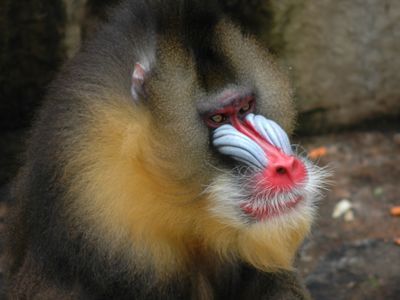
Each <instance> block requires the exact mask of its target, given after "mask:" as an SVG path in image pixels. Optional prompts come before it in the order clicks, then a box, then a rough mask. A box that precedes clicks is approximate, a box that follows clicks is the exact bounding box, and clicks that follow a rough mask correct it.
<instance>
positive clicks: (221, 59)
mask: <svg viewBox="0 0 400 300" xmlns="http://www.w3.org/2000/svg"><path fill="white" fill-rule="evenodd" d="M174 26H175V25H174V24H167V25H166V26H165V28H161V29H158V30H159V33H158V34H157V35H155V40H153V41H152V42H151V43H149V44H148V45H147V44H144V45H143V47H144V48H146V47H147V50H146V51H139V52H138V53H137V54H136V55H133V56H134V59H135V61H133V62H132V65H131V67H130V69H129V72H130V74H131V75H132V77H131V78H130V86H128V87H125V86H124V88H122V89H120V90H119V95H121V96H120V97H116V96H115V93H114V94H113V95H112V96H111V97H105V98H106V99H107V100H106V101H105V102H101V105H99V110H98V111H99V112H100V113H95V114H94V115H96V118H97V120H96V121H95V124H96V126H95V128H96V130H95V132H93V134H91V135H90V139H92V140H93V141H95V143H97V147H95V149H96V153H98V157H96V158H95V157H94V154H93V151H90V152H89V153H88V157H90V158H89V159H90V160H91V161H95V162H94V164H96V165H98V168H97V169H99V168H101V169H102V170H103V171H102V172H100V173H101V176H99V175H96V176H95V177H93V178H95V179H94V180H93V184H91V185H88V184H87V183H86V182H85V181H84V180H82V179H80V178H77V180H76V181H75V183H76V184H75V186H74V188H75V189H77V190H79V186H80V185H83V184H85V185H84V186H82V189H81V190H86V192H85V193H86V195H87V198H90V201H89V202H86V204H85V206H86V207H87V209H86V215H85V210H82V209H81V211H82V217H83V218H85V217H86V216H87V215H90V214H91V212H93V211H96V212H97V211H98V210H96V207H97V206H98V207H101V209H102V210H104V207H108V209H107V210H104V214H105V215H106V217H107V220H112V221H110V222H108V223H107V222H104V221H103V222H102V221H101V220H102V219H101V218H98V217H97V215H96V217H93V219H94V220H100V221H98V225H97V227H96V230H98V229H99V228H104V230H103V231H102V232H100V234H102V235H103V236H104V232H107V233H108V234H109V235H110V236H111V237H112V239H113V240H114V243H115V239H116V238H115V237H116V236H120V237H121V240H122V241H121V243H120V244H121V245H130V244H129V243H128V244H127V240H133V242H134V243H133V244H140V245H141V248H140V249H137V251H139V252H140V251H142V250H141V249H146V250H143V252H144V253H143V255H142V256H143V257H149V261H150V262H152V263H154V264H155V265H157V266H159V268H160V269H163V270H166V269H168V266H169V265H171V266H172V265H173V267H172V268H176V266H177V265H184V266H187V265H188V264H190V263H189V262H190V261H193V255H198V256H200V257H208V258H210V257H214V258H215V260H219V261H232V260H234V261H237V260H240V261H245V262H247V263H250V264H252V265H254V266H256V267H258V268H260V269H264V270H268V269H276V268H290V267H291V264H292V260H293V257H294V254H295V252H296V250H297V248H298V246H299V244H300V243H301V241H302V240H303V238H304V236H305V235H306V233H307V232H308V230H309V228H310V224H311V221H312V216H313V211H314V202H315V201H316V199H317V198H318V197H319V195H320V192H319V190H320V187H321V185H322V183H323V181H324V178H325V175H324V172H323V170H321V169H319V168H318V167H316V166H314V165H313V164H311V163H310V162H309V161H308V160H307V159H306V158H304V157H300V156H298V155H297V154H296V153H295V152H294V151H293V149H292V146H291V144H290V141H289V138H288V135H287V132H289V133H291V131H292V129H293V126H294V117H295V113H294V110H293V106H292V97H291V89H290V87H289V84H288V81H287V79H286V77H285V76H284V75H283V74H282V73H281V72H280V70H279V68H278V67H277V66H276V65H275V64H274V63H273V60H272V59H271V57H270V56H269V55H268V54H267V53H266V52H265V50H263V49H262V48H261V47H259V46H258V45H257V43H256V42H255V41H254V40H253V38H251V37H249V36H246V35H244V34H243V33H242V32H241V31H240V29H238V28H237V27H235V26H234V25H232V24H231V23H230V22H228V21H226V20H224V19H222V20H220V21H216V22H215V24H213V25H212V26H213V28H212V29H210V28H206V29H204V30H199V32H200V33H199V36H196V35H193V32H192V35H190V36H187V32H186V31H185V30H183V31H182V30H178V29H177V28H175V27H174ZM196 28H197V27H196ZM209 29H210V30H209ZM202 33H203V35H201V34H202ZM205 33H207V34H205ZM146 45H147V46H146ZM123 84H124V82H121V81H117V80H116V85H121V86H122V85H123ZM129 87H130V88H129ZM121 91H122V94H121ZM126 91H128V93H129V91H130V95H129V97H126V95H125V92H126ZM105 106H106V107H107V109H103V108H102V107H105ZM91 109H92V111H94V110H93V108H91ZM98 124H101V125H98ZM102 128H103V129H102ZM90 144H91V145H93V144H94V143H93V142H90ZM79 157H83V156H82V154H80V156H79ZM79 161H81V162H82V163H83V164H84V163H86V162H87V161H88V159H86V160H83V159H81V160H78V162H79ZM78 167H81V165H78ZM86 169H87V170H92V169H95V168H93V166H89V167H88V168H86ZM100 173H99V172H97V173H96V174H100ZM89 175H90V174H89ZM87 177H88V178H89V177H90V176H87ZM94 181H96V182H94ZM77 186H78V188H77ZM88 186H89V187H90V186H92V187H96V188H98V187H99V186H100V187H104V188H102V190H101V191H99V190H95V191H94V189H88V188H87V187H88ZM108 195H113V196H111V197H114V198H115V195H118V197H117V199H115V201H110V198H109V197H108ZM80 203H82V201H81V202H80ZM93 203H94V204H93ZM99 203H101V205H98V204H99ZM80 206H81V204H80ZM96 214H98V213H96ZM110 214H114V215H115V217H112V218H110ZM103 219H106V218H103ZM96 222H97V221H96ZM121 228H125V229H126V231H121ZM124 232H125V233H124ZM127 236H128V238H127ZM143 245H147V246H148V247H147V248H146V247H144V246H143ZM127 247H128V248H127V249H130V248H129V247H130V246H127ZM133 247H134V246H133ZM127 252H128V250H127ZM210 252H211V253H215V254H216V255H209V254H207V255H206V254H205V253H210ZM177 253H178V254H177ZM199 253H200V254H199ZM177 257H179V259H178V258H177ZM186 258H187V259H186ZM171 261H175V263H173V264H172V263H170V262H171ZM177 261H179V262H180V263H178V264H177V263H176V262H177Z"/></svg>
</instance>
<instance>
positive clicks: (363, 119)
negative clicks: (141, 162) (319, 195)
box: [0, 0, 400, 299]
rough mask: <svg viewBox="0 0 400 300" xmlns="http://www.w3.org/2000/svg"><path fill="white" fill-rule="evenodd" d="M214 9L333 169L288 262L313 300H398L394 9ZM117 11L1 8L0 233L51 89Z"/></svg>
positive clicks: (268, 5)
mask: <svg viewBox="0 0 400 300" xmlns="http://www.w3.org/2000/svg"><path fill="white" fill-rule="evenodd" d="M219 1H220V2H221V3H222V5H223V7H224V10H225V12H226V13H227V14H229V15H230V16H231V17H232V18H234V19H235V20H237V21H238V22H240V23H241V24H242V25H243V27H244V28H245V29H246V30H247V31H249V32H251V33H253V34H255V35H256V36H258V38H259V39H260V41H261V43H262V44H263V45H265V46H266V48H268V49H269V51H270V52H271V53H273V55H274V56H275V57H276V59H277V60H278V61H279V62H280V63H281V64H282V66H283V67H284V68H285V69H287V70H288V74H289V75H290V77H291V79H292V82H293V86H294V88H295V98H296V105H297V107H298V111H299V118H298V130H297V131H296V133H295V137H294V140H295V142H296V143H297V144H300V145H301V146H302V148H304V151H307V153H308V155H309V157H310V158H311V159H313V160H315V161H316V162H317V163H318V164H319V165H321V166H326V165H329V166H330V168H331V169H333V170H334V175H333V177H332V182H333V183H332V185H331V186H330V187H329V191H327V196H326V197H325V199H324V200H323V201H321V203H320V210H319V215H318V219H317V222H316V224H315V226H314V228H313V232H312V235H311V237H310V238H308V239H307V240H306V241H305V243H304V245H303V247H302V249H301V251H300V253H299V257H298V262H297V267H298V268H299V271H300V272H301V274H302V275H303V277H304V278H305V279H306V284H307V286H308V288H309V289H310V291H311V293H312V295H313V296H314V298H315V299H400V285H399V283H400V180H399V178H400V59H399V56H400V1H398V0H319V1H311V0H249V1H246V0H219ZM118 2H119V0H19V1H15V0H1V1H0V221H1V222H4V215H5V213H6V211H7V201H8V199H7V193H8V188H9V182H10V180H11V179H12V178H13V176H14V175H15V174H16V171H17V169H18V166H19V165H20V157H21V156H20V155H21V152H22V151H23V149H24V141H25V138H26V136H27V134H28V131H29V126H30V124H31V122H32V119H33V118H34V115H35V111H36V109H37V108H38V107H39V106H40V103H41V101H42V99H43V96H44V94H45V92H46V88H47V86H48V84H49V82H50V81H51V80H52V79H53V78H54V76H55V75H56V74H57V71H58V70H59V69H60V68H61V67H62V65H63V63H64V62H65V61H66V60H68V59H69V58H71V57H73V55H74V54H75V53H76V51H78V50H79V48H80V45H81V43H82V41H84V40H85V39H86V38H88V37H90V35H91V34H93V32H94V31H95V30H96V28H97V27H98V24H99V23H101V22H102V21H104V20H106V19H107V14H106V11H107V9H108V8H109V7H111V6H114V5H115V4H116V3H118ZM0 225H1V226H0V230H4V224H3V223H1V224H0Z"/></svg>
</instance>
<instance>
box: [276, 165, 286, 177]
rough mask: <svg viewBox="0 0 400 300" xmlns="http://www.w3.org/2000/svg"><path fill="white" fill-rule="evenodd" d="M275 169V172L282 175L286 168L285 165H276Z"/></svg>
mask: <svg viewBox="0 0 400 300" xmlns="http://www.w3.org/2000/svg"><path fill="white" fill-rule="evenodd" d="M275 170H276V173H277V174H280V175H284V174H286V173H287V171H286V168H285V167H282V166H279V167H276V169H275Z"/></svg>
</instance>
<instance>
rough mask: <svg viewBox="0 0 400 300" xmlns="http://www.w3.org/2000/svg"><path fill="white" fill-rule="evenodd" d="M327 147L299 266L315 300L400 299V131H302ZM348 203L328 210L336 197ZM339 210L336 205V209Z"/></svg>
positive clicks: (310, 143) (306, 142)
mask: <svg viewBox="0 0 400 300" xmlns="http://www.w3.org/2000/svg"><path fill="white" fill-rule="evenodd" d="M301 142H302V145H303V146H304V147H305V148H306V149H308V150H310V149H311V150H312V149H315V148H319V147H324V149H325V150H326V153H325V155H323V156H322V157H321V158H320V159H319V164H320V165H323V166H325V165H329V166H330V167H331V169H332V170H333V174H334V175H333V177H332V185H331V186H330V190H329V191H328V193H327V196H326V198H325V199H324V200H322V201H321V202H320V209H319V215H318V219H317V222H316V224H315V226H314V228H313V233H312V235H311V237H310V238H309V239H308V240H307V241H306V242H305V244H304V246H303V248H302V251H301V252H300V258H299V269H300V271H301V273H302V274H303V275H304V276H305V278H306V283H307V286H308V288H309V289H310V290H311V293H312V295H313V296H314V298H315V299H323V300H329V299H335V300H340V299H346V300H348V299H363V300H364V299H374V300H379V299H400V285H399V283H400V245H397V244H396V243H395V242H394V239H395V238H396V237H397V238H399V237H400V217H393V216H391V215H390V209H391V208H392V207H393V206H396V205H400V180H399V178H400V134H399V131H398V130H397V131H396V130H386V131H363V132H347V133H341V134H333V135H324V136H318V137H312V138H306V139H304V138H302V139H301ZM340 202H341V203H343V202H345V203H347V209H345V210H344V211H343V212H342V213H343V214H342V215H341V216H336V218H335V217H333V214H334V211H335V208H336V210H337V206H338V203H340ZM337 213H338V212H337Z"/></svg>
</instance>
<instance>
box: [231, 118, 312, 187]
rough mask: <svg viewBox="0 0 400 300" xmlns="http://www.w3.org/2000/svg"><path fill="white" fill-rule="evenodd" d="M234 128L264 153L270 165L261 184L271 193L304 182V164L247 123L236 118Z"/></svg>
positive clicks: (305, 174) (265, 170)
mask: <svg viewBox="0 0 400 300" xmlns="http://www.w3.org/2000/svg"><path fill="white" fill-rule="evenodd" d="M231 122H232V126H234V127H235V128H236V129H237V130H238V131H240V132H241V133H243V134H245V135H246V136H248V137H249V138H251V139H252V140H253V141H255V142H256V143H257V144H258V145H259V146H260V147H261V148H262V149H263V151H264V153H265V155H266V157H267V159H268V165H267V166H266V168H265V169H264V170H263V172H262V173H261V174H260V176H261V178H260V183H261V184H262V185H265V188H268V189H269V190H271V191H276V192H279V191H285V190H290V189H291V188H293V187H294V186H296V185H298V184H301V183H302V182H304V180H305V178H306V176H307V172H306V168H305V166H304V164H303V163H302V162H301V161H300V160H299V159H297V158H296V157H294V156H292V155H287V154H286V153H284V152H283V150H282V149H280V148H278V147H277V146H275V145H273V144H271V143H270V142H269V141H268V140H267V139H265V138H264V137H263V136H261V135H260V134H259V133H258V132H257V130H256V129H255V128H254V127H253V126H252V124H251V123H249V122H247V121H241V120H240V119H238V118H237V117H236V116H232V118H231Z"/></svg>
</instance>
